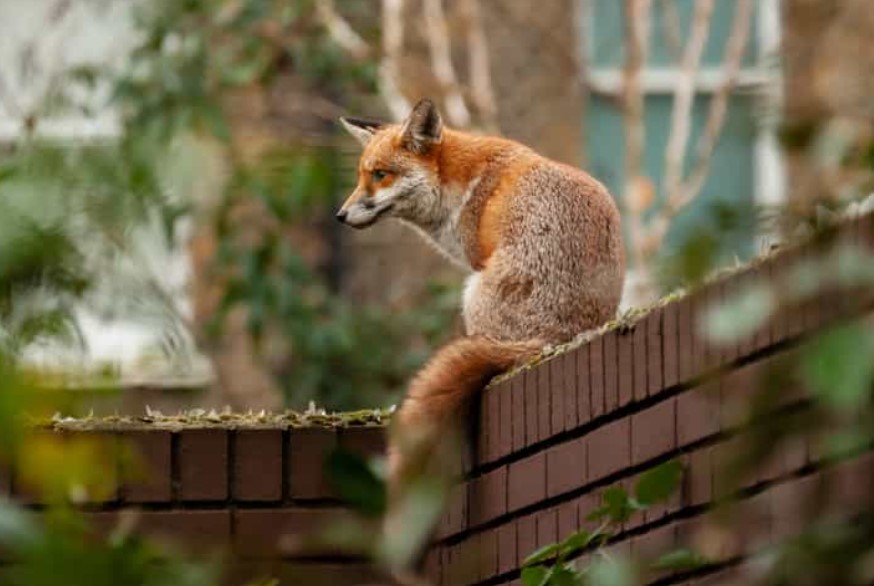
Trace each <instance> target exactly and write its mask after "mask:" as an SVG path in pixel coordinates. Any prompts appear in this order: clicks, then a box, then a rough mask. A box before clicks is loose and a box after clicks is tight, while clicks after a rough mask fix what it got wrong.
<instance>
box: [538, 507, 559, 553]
mask: <svg viewBox="0 0 874 586" xmlns="http://www.w3.org/2000/svg"><path fill="white" fill-rule="evenodd" d="M536 519H537V548H538V549H539V548H541V547H545V546H547V545H552V544H553V543H556V542H557V541H558V511H557V510H556V509H555V507H550V508H549V509H546V510H544V511H538V512H537V517H536Z"/></svg>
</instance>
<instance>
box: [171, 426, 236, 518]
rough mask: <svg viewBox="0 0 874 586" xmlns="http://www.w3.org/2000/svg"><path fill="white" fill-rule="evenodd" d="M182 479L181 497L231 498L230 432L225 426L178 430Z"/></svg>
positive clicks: (198, 498)
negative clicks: (229, 492) (223, 427)
mask: <svg viewBox="0 0 874 586" xmlns="http://www.w3.org/2000/svg"><path fill="white" fill-rule="evenodd" d="M179 480H180V487H179V494H180V497H181V498H182V500H186V501H220V500H225V499H226V498H228V432H227V431H225V430H223V429H186V430H183V431H181V432H179Z"/></svg>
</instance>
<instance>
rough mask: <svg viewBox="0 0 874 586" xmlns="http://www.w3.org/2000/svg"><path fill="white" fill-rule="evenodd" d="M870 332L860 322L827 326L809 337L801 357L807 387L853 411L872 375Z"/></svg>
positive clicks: (864, 397) (866, 392)
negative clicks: (828, 327)
mask: <svg viewBox="0 0 874 586" xmlns="http://www.w3.org/2000/svg"><path fill="white" fill-rule="evenodd" d="M871 356H874V336H872V335H871V333H870V332H869V331H867V330H866V329H865V326H864V325H862V324H858V323H855V324H850V325H846V326H842V327H839V328H835V329H832V330H829V331H828V332H826V333H824V334H822V335H821V336H819V337H817V338H816V339H815V340H813V341H812V342H811V343H810V344H809V345H808V346H807V347H806V348H805V350H804V354H803V356H802V358H801V362H800V364H801V372H802V374H803V375H804V378H805V380H806V381H807V384H808V385H809V386H810V389H811V390H812V391H813V392H814V393H816V395H817V396H818V397H819V398H820V399H821V400H822V401H823V402H824V403H826V404H827V405H828V406H830V407H832V408H834V409H836V410H838V411H853V410H854V409H856V408H857V407H858V406H859V405H860V404H861V403H862V402H864V401H865V400H867V398H868V395H869V393H870V390H871V381H872V378H874V360H871Z"/></svg>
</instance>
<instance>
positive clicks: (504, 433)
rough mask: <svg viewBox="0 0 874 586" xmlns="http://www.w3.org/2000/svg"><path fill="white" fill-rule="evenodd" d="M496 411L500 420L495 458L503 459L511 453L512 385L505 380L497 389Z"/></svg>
mask: <svg viewBox="0 0 874 586" xmlns="http://www.w3.org/2000/svg"><path fill="white" fill-rule="evenodd" d="M495 391H498V399H499V400H498V409H499V410H500V418H499V421H498V445H499V447H498V451H497V452H496V454H495V457H496V458H503V457H504V456H506V455H507V454H509V453H510V452H512V451H513V384H512V382H511V381H509V380H507V381H504V382H503V383H501V385H500V386H498V388H496V389H495Z"/></svg>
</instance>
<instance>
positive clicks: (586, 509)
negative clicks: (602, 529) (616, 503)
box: [576, 492, 601, 531]
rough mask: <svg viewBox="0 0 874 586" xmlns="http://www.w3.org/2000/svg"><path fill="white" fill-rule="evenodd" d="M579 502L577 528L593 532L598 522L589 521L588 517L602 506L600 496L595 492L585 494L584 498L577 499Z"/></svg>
mask: <svg viewBox="0 0 874 586" xmlns="http://www.w3.org/2000/svg"><path fill="white" fill-rule="evenodd" d="M576 502H577V515H578V517H577V527H578V528H579V529H586V530H587V531H593V530H594V529H595V528H596V527H597V525H598V522H596V521H589V520H588V519H587V517H588V516H589V515H591V514H592V513H593V512H595V509H597V508H598V507H599V506H600V504H601V501H600V495H599V494H597V493H594V492H590V493H587V494H584V495H583V496H581V497H579V498H577V499H576Z"/></svg>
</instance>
